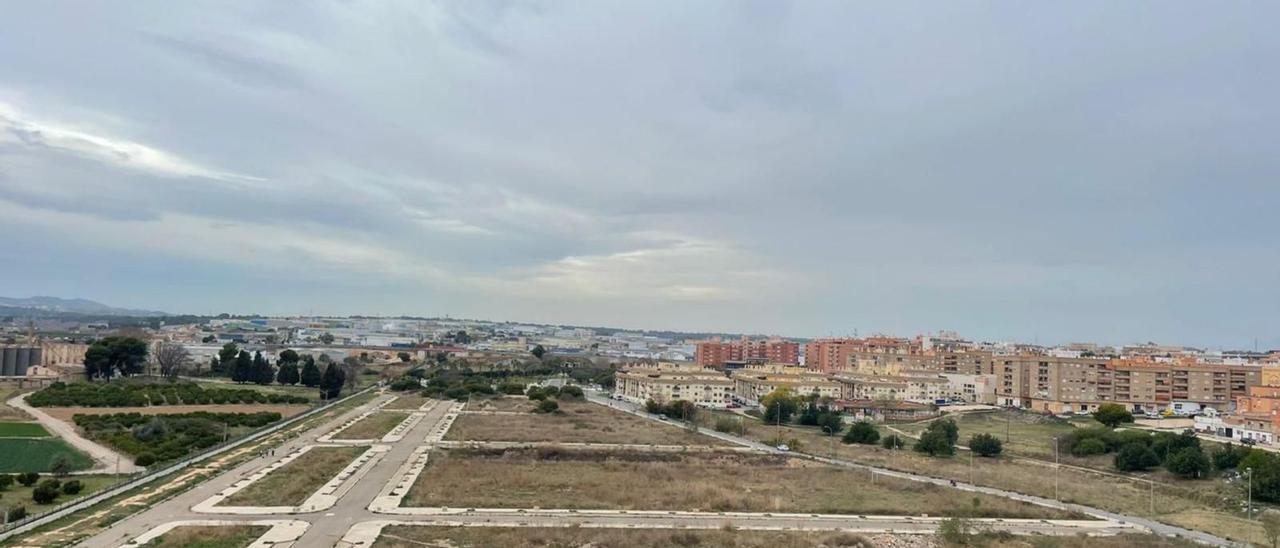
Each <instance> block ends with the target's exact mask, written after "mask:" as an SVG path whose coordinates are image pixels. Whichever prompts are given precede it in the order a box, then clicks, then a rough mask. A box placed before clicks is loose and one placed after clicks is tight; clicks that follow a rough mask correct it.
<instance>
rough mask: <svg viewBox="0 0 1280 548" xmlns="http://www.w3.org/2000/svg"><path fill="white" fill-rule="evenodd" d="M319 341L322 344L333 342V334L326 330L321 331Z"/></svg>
mask: <svg viewBox="0 0 1280 548" xmlns="http://www.w3.org/2000/svg"><path fill="white" fill-rule="evenodd" d="M320 342H322V343H324V344H333V334H332V333H328V332H325V333H321V334H320Z"/></svg>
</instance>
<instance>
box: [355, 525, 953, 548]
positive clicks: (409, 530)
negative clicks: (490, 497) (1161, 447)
mask: <svg viewBox="0 0 1280 548" xmlns="http://www.w3.org/2000/svg"><path fill="white" fill-rule="evenodd" d="M373 546H374V548H419V547H421V546H450V547H457V548H473V547H474V548H481V547H488V546H504V547H507V548H533V547H547V546H590V547H593V548H667V547H669V546H733V547H736V548H774V547H778V546H787V547H791V548H810V547H818V546H829V547H835V546H850V547H853V546H857V547H865V548H871V547H873V546H894V547H895V548H933V547H935V546H937V544H936V543H935V542H933V540H932V539H931V538H929V537H924V536H906V535H904V536H899V537H891V536H889V535H854V534H850V533H799V532H785V533H784V532H774V531H723V530H717V531H672V530H664V529H640V530H635V529H588V528H577V527H572V528H570V527H566V528H540V527H529V528H526V527H423V526H414V525H398V526H392V527H387V528H386V529H383V530H382V535H381V536H379V537H378V540H377V542H375V543H374V544H373Z"/></svg>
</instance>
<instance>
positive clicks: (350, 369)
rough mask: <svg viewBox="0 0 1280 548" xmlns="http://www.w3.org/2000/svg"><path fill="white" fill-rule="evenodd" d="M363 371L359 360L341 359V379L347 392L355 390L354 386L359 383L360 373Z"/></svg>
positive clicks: (351, 358) (349, 357) (362, 365)
mask: <svg viewBox="0 0 1280 548" xmlns="http://www.w3.org/2000/svg"><path fill="white" fill-rule="evenodd" d="M363 370H364V364H363V363H361V362H360V359H359V358H353V357H351V356H347V357H346V358H343V359H342V379H343V381H344V382H345V384H346V386H347V390H355V389H356V385H357V384H359V383H360V372H361V371H363Z"/></svg>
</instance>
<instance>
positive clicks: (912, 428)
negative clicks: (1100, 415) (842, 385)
mask: <svg viewBox="0 0 1280 548" xmlns="http://www.w3.org/2000/svg"><path fill="white" fill-rule="evenodd" d="M953 418H954V419H955V421H956V426H959V427H960V444H961V445H963V444H964V443H966V442H967V441H968V440H969V437H970V436H972V435H974V434H991V435H993V436H996V437H998V438H1000V440H1001V441H1004V442H1005V446H1004V449H1005V451H1008V452H1011V453H1016V454H1019V455H1027V456H1034V457H1040V458H1050V459H1052V458H1053V438H1054V436H1065V435H1067V434H1069V433H1071V432H1072V431H1074V430H1075V429H1076V428H1075V427H1074V426H1071V425H1070V424H1068V422H1067V421H1066V420H1062V419H1053V418H1049V417H1046V416H1044V415H1039V414H1036V413H1013V412H1008V411H996V412H991V413H968V414H965V415H961V416H959V417H953ZM926 426H928V425H927V423H922V424H913V425H903V426H898V428H899V429H900V430H903V431H905V432H910V433H912V434H919V433H921V432H923V431H924V429H925V427H926ZM1006 440H1007V441H1006ZM1062 456H1067V457H1069V456H1070V455H1062Z"/></svg>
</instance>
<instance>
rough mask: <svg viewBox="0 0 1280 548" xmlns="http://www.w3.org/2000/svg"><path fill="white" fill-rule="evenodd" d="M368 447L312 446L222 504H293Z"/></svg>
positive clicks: (307, 495) (331, 476)
mask: <svg viewBox="0 0 1280 548" xmlns="http://www.w3.org/2000/svg"><path fill="white" fill-rule="evenodd" d="M367 449H368V447H359V446H357V447H316V448H314V449H311V450H310V451H307V452H306V453H303V455H302V456H301V457H298V458H297V459H294V461H293V462H290V463H289V464H286V465H284V466H282V467H280V468H279V469H277V470H275V471H274V472H271V473H270V474H267V475H266V477H263V478H262V479H260V480H258V481H255V482H253V483H251V484H249V486H248V487H246V488H244V489H241V490H240V491H239V492H237V493H236V494H234V495H231V496H230V497H227V499H226V500H223V501H222V504H221V505H222V506H297V505H299V504H302V503H303V502H305V501H306V500H307V498H308V497H310V496H311V494H312V493H314V492H316V490H317V489H319V488H320V487H321V486H323V485H324V484H325V482H328V481H329V480H331V479H333V477H334V476H336V475H338V472H341V471H342V469H343V468H346V467H347V465H348V464H351V461H353V460H355V458H356V457H357V456H359V455H360V454H361V453H363V452H365V450H367Z"/></svg>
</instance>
